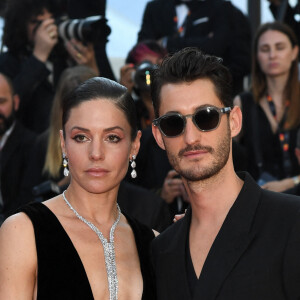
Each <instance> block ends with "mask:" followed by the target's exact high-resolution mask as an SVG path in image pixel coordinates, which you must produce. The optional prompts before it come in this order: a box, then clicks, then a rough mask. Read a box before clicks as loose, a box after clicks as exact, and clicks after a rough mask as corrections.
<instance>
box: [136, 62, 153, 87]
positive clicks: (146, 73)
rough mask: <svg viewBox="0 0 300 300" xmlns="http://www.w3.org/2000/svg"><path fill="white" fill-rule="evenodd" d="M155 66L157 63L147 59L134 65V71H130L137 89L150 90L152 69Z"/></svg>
mask: <svg viewBox="0 0 300 300" xmlns="http://www.w3.org/2000/svg"><path fill="white" fill-rule="evenodd" d="M157 68H158V66H157V65H155V64H153V63H151V62H150V61H147V60H144V61H142V62H141V63H140V64H138V65H137V66H136V69H135V71H134V72H133V73H132V79H133V82H134V85H135V88H136V89H137V90H138V91H150V85H151V80H152V71H153V70H155V69H157Z"/></svg>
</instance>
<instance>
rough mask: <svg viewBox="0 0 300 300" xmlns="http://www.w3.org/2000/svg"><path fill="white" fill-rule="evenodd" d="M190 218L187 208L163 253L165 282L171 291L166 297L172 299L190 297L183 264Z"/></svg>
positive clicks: (189, 211) (186, 299) (180, 299)
mask: <svg viewBox="0 0 300 300" xmlns="http://www.w3.org/2000/svg"><path fill="white" fill-rule="evenodd" d="M190 219H191V210H190V209H188V210H187V212H186V215H185V217H184V218H183V220H182V222H180V224H178V225H179V226H178V227H179V228H177V231H176V235H175V236H174V237H173V238H172V241H171V242H170V244H169V247H168V248H167V249H166V251H165V253H164V266H166V267H167V268H168V270H166V271H167V272H166V274H168V276H167V278H166V283H167V286H168V287H169V288H168V291H170V292H171V293H170V295H169V296H170V297H168V299H172V300H176V299H178V300H182V299H184V300H189V299H191V296H190V293H189V286H188V282H187V274H186V264H185V248H186V237H187V234H188V232H189V224H190ZM175 225H177V224H175Z"/></svg>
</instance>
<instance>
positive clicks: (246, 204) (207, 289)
mask: <svg viewBox="0 0 300 300" xmlns="http://www.w3.org/2000/svg"><path fill="white" fill-rule="evenodd" d="M260 197H261V189H260V188H259V187H258V186H257V185H256V183H255V182H254V180H253V179H252V178H250V177H249V176H248V175H246V178H245V183H244V186H243V188H242V190H241V192H240V194H239V196H238V198H237V199H236V201H235V203H234V205H233V206H232V208H231V209H230V211H229V213H228V215H227V217H226V219H225V221H224V223H223V226H222V227H221V230H220V231H219V233H218V235H217V237H216V239H215V241H214V243H213V245H212V247H211V249H210V252H209V254H208V256H207V259H206V261H205V264H204V266H203V269H202V272H201V275H200V279H199V281H198V285H197V288H196V290H195V294H194V297H193V299H205V300H212V299H215V298H216V297H217V296H218V293H219V292H220V289H221V288H222V285H223V283H224V281H225V280H226V278H227V277H228V276H229V274H230V272H231V271H232V269H233V268H234V267H235V265H236V264H237V262H238V260H239V258H240V257H241V256H242V255H243V253H244V252H245V251H246V250H247V248H248V246H249V244H250V243H251V241H252V240H253V238H254V236H255V231H254V230H252V231H251V229H253V227H252V226H253V221H254V217H255V212H256V208H257V206H258V204H259V200H260Z"/></svg>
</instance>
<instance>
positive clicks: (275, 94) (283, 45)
mask: <svg viewBox="0 0 300 300" xmlns="http://www.w3.org/2000/svg"><path fill="white" fill-rule="evenodd" d="M298 51H299V47H298V41H297V38H296V36H295V34H294V32H293V31H292V30H291V29H290V28H289V27H288V26H287V25H285V24H283V23H280V22H272V23H266V24H263V25H262V26H261V27H260V28H259V29H258V31H257V33H256V36H255V39H254V48H253V58H252V59H253V62H252V89H251V92H250V93H249V92H248V93H243V94H241V95H239V96H238V97H236V99H235V103H236V104H238V105H240V106H241V107H242V111H243V117H244V121H243V130H242V134H243V137H242V143H243V144H244V145H245V146H246V149H247V151H248V157H249V171H250V173H251V174H252V176H254V177H255V178H256V179H257V180H258V182H259V184H261V185H262V187H263V188H266V189H270V190H274V191H278V192H282V191H286V190H290V189H292V188H295V186H296V185H298V184H299V182H300V176H299V174H300V168H299V165H298V163H297V158H296V155H295V148H296V135H297V130H298V128H299V124H300V83H299V79H298Z"/></svg>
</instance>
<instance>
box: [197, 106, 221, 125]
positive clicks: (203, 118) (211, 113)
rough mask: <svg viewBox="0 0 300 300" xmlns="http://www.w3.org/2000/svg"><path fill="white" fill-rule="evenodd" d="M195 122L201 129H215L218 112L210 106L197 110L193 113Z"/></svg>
mask: <svg viewBox="0 0 300 300" xmlns="http://www.w3.org/2000/svg"><path fill="white" fill-rule="evenodd" d="M195 123H196V124H197V126H198V127H199V129H201V130H212V129H215V128H216V127H217V126H218V123H219V113H218V111H217V110H215V109H212V108H207V109H203V110H199V111H198V112H197V113H196V114H195Z"/></svg>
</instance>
